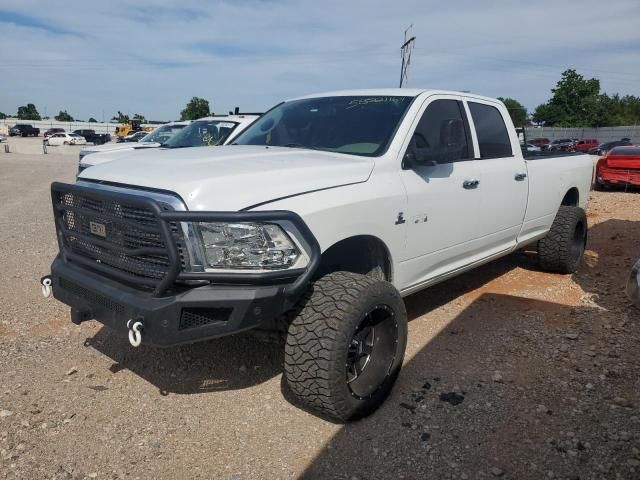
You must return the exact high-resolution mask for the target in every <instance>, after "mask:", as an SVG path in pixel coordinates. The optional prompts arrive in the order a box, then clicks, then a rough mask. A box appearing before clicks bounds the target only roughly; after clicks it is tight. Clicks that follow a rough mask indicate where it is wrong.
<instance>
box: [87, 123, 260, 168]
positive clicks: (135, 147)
mask: <svg viewBox="0 0 640 480" xmlns="http://www.w3.org/2000/svg"><path fill="white" fill-rule="evenodd" d="M257 118H258V115H251V114H241V115H216V116H212V117H204V118H200V119H198V120H193V121H191V120H189V121H184V122H172V123H169V124H166V125H163V126H161V127H158V128H156V129H155V130H154V131H153V132H151V133H149V135H147V136H146V137H144V138H143V139H142V140H141V141H140V142H132V143H112V144H110V145H102V146H100V147H94V148H90V149H84V150H80V163H79V164H78V173H80V172H82V171H83V170H84V169H86V168H89V167H91V166H93V165H99V164H101V163H105V162H112V161H114V160H119V159H123V158H125V157H127V156H128V155H129V154H130V153H132V152H139V151H140V150H146V149H149V148H186V147H201V146H205V145H211V146H213V145H224V144H225V143H226V142H228V141H229V140H231V138H233V136H234V135H237V134H238V133H240V132H242V131H243V130H244V129H245V128H247V127H248V126H249V125H251V124H252V123H253V122H254V121H255V120H256V119H257Z"/></svg>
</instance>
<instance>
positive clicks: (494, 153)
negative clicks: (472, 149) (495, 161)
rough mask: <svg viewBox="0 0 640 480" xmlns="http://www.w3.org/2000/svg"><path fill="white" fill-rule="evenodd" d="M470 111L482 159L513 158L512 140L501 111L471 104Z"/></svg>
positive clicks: (474, 103) (491, 107)
mask: <svg viewBox="0 0 640 480" xmlns="http://www.w3.org/2000/svg"><path fill="white" fill-rule="evenodd" d="M469 111H470V112H471V118H473V123H474V125H475V128H476V135H477V136H478V146H479V147H480V158H500V157H511V156H513V150H512V149H511V139H510V138H509V132H508V131H507V127H506V125H505V124H504V120H503V119H502V115H501V114H500V111H499V110H498V109H497V108H496V107H493V106H491V105H485V104H482V103H476V102H469Z"/></svg>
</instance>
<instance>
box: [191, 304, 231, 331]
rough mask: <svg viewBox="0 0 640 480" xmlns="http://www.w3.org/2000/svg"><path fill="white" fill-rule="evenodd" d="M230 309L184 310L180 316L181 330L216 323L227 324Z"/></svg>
mask: <svg viewBox="0 0 640 480" xmlns="http://www.w3.org/2000/svg"><path fill="white" fill-rule="evenodd" d="M230 315H231V309H230V308H183V309H182V313H181V315H180V326H179V329H180V330H187V329H189V328H195V327H201V326H202V325H208V324H210V323H215V322H226V321H227V320H228V319H229V316H230Z"/></svg>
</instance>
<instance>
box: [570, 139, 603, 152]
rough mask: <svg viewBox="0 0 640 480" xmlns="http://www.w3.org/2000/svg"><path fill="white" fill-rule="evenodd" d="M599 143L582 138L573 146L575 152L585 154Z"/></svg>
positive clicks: (595, 140)
mask: <svg viewBox="0 0 640 480" xmlns="http://www.w3.org/2000/svg"><path fill="white" fill-rule="evenodd" d="M598 145H600V143H599V142H598V140H597V139H595V138H583V139H582V140H578V141H577V142H576V144H575V146H574V150H575V151H576V152H582V153H586V152H588V151H589V150H591V149H592V148H596V147H597V146H598Z"/></svg>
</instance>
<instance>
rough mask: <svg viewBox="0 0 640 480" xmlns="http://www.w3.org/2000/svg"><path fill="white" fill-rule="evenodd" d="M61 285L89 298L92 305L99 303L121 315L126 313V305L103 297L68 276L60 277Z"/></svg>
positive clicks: (82, 296) (78, 295)
mask: <svg viewBox="0 0 640 480" xmlns="http://www.w3.org/2000/svg"><path fill="white" fill-rule="evenodd" d="M60 286H61V287H62V288H64V289H65V290H67V291H68V292H70V293H71V294H73V295H75V296H77V297H80V298H82V299H84V300H87V301H88V302H89V303H90V304H92V305H98V306H100V307H102V308H104V309H106V310H111V311H112V312H115V313H118V314H120V315H124V313H125V309H124V307H123V306H122V305H121V304H119V303H118V302H114V301H113V300H110V299H108V298H106V297H103V296H102V295H100V294H98V293H95V292H93V291H91V290H88V289H86V288H84V287H81V286H80V285H78V284H77V283H75V282H71V281H69V280H67V279H66V278H60Z"/></svg>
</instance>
